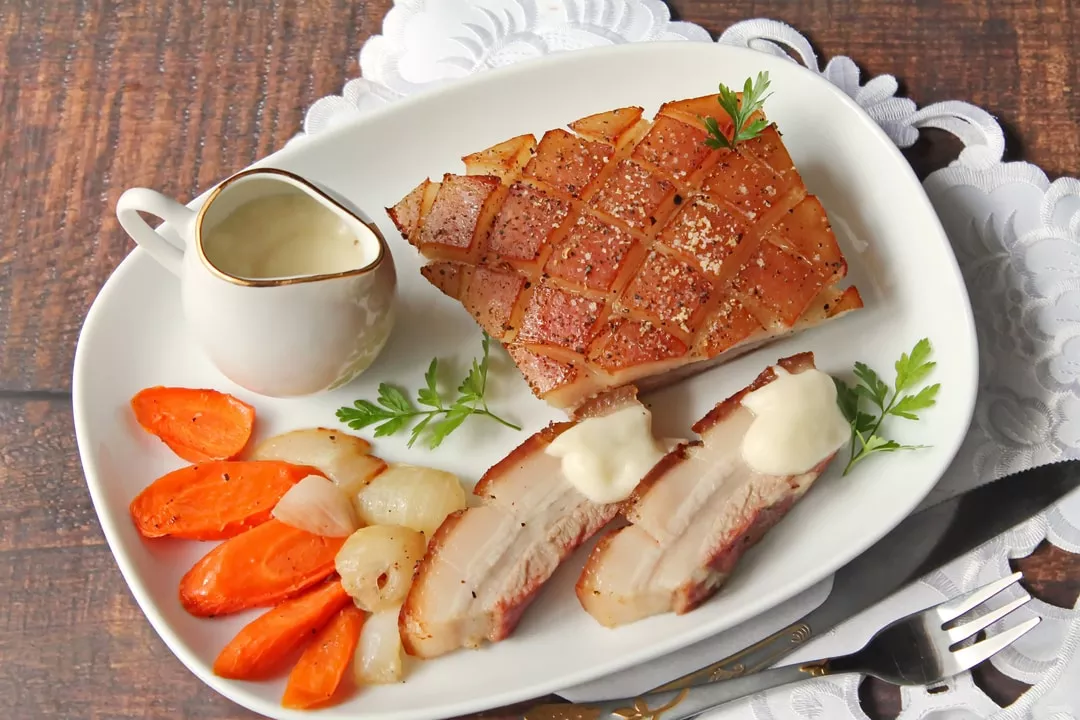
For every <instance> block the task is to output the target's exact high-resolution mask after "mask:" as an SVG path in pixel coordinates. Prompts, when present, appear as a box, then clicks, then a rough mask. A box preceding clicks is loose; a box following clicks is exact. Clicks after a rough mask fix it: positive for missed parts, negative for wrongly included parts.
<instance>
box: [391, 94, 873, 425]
mask: <svg viewBox="0 0 1080 720" xmlns="http://www.w3.org/2000/svg"><path fill="white" fill-rule="evenodd" d="M702 116H710V117H713V118H715V119H716V120H717V122H718V124H719V125H720V127H721V128H722V129H725V131H729V130H730V124H731V121H730V119H729V118H727V116H726V115H725V114H724V113H723V112H722V111H721V109H720V105H719V104H718V103H717V102H716V98H715V97H714V96H706V97H701V98H692V99H689V100H682V101H678V102H671V103H667V104H666V105H664V106H663V107H661V108H660V111H659V113H658V114H657V116H656V118H655V120H654V121H653V122H649V121H647V120H644V119H642V109H641V108H638V107H630V108H620V109H618V110H613V111H610V112H606V113H600V114H597V115H592V116H589V117H586V118H582V119H581V120H578V121H576V122H573V123H570V126H569V127H570V130H572V131H573V132H568V131H567V130H563V129H555V130H550V131H548V132H547V133H545V134H544V135H543V137H542V138H541V140H540V142H539V144H537V143H536V141H535V139H534V137H533V136H531V135H522V136H519V137H516V138H512V139H510V140H508V141H506V142H503V143H501V144H499V145H495V146H494V147H492V148H489V149H487V150H483V151H481V152H478V153H475V154H473V155H470V156H467V157H465V158H463V160H464V162H465V166H466V172H467V174H466V175H454V174H446V175H444V176H443V178H442V180H441V181H440V182H431V181H430V180H424V181H423V182H422V183H421V184H420V185H419V186H417V188H416V189H414V190H413V191H412V192H411V193H409V194H408V195H407V196H406V197H405V198H404V199H402V200H401V201H400V202H399V203H398V204H397V205H396V206H394V207H393V208H390V209H389V210H388V212H389V214H390V216H391V218H392V219H393V221H394V222H395V224H396V225H397V227H398V229H399V230H400V231H401V233H402V234H403V235H404V236H405V237H406V238H407V239H408V240H409V242H410V243H412V244H413V245H415V246H416V247H417V248H418V250H419V251H420V253H421V254H422V255H423V256H424V258H425V259H426V260H427V264H426V265H425V266H424V267H423V268H422V270H421V272H422V273H423V275H424V276H425V277H426V278H427V279H428V280H429V281H430V282H431V283H432V284H434V285H435V286H436V287H438V288H439V289H440V290H441V291H442V292H444V293H445V294H447V295H449V296H450V297H452V298H455V299H456V300H458V301H459V302H461V303H462V305H463V306H464V307H465V308H466V309H467V310H468V311H469V312H470V313H471V314H472V315H473V317H474V318H476V321H477V322H478V323H479V324H480V325H481V326H482V327H483V328H484V330H486V331H487V332H488V333H489V334H490V335H491V336H492V337H495V338H497V339H498V340H500V341H501V342H502V343H503V344H504V345H505V346H506V348H507V350H508V351H509V352H510V355H511V357H512V358H513V359H514V362H515V363H516V364H517V367H518V369H519V370H520V371H521V372H522V374H523V375H524V376H525V378H526V380H527V381H528V382H529V385H530V387H531V388H532V390H533V392H534V393H535V394H536V395H537V396H538V397H541V398H543V399H544V400H545V401H547V402H548V403H549V404H551V405H553V406H555V407H559V408H563V409H567V410H570V411H573V410H574V409H575V408H577V407H578V406H579V405H581V404H582V403H583V402H584V401H585V400H587V399H588V398H590V397H593V396H594V395H596V394H598V393H601V392H603V391H606V390H609V389H611V388H615V387H619V386H621V385H624V384H627V383H631V382H634V383H637V384H638V385H639V387H643V388H644V387H655V386H658V385H661V384H664V383H665V382H670V381H672V380H676V379H679V378H681V377H684V376H686V375H688V374H690V373H693V372H697V371H700V370H703V369H705V368H707V367H709V366H711V365H715V364H717V363H719V362H723V361H726V360H728V359H730V358H732V357H734V356H735V355H737V354H740V353H741V352H744V351H746V350H747V349H749V348H751V347H756V346H760V345H762V344H764V343H767V342H770V341H772V340H774V339H775V338H777V337H779V336H782V335H785V334H788V333H791V332H795V331H799V330H802V329H804V328H807V327H810V326H813V325H816V324H819V323H821V322H824V321H825V320H828V319H830V318H834V317H837V316H839V315H842V314H844V313H846V312H848V311H850V310H854V309H857V308H860V307H862V300H861V298H860V297H859V293H858V291H857V290H856V289H855V288H853V287H851V288H847V289H841V288H840V287H839V283H840V281H841V280H843V278H844V277H845V275H846V273H847V264H846V261H845V259H844V256H843V254H842V253H841V251H840V248H839V247H838V245H837V242H836V238H835V236H834V235H833V231H832V228H831V226H830V224H829V220H828V217H827V216H826V214H825V210H824V208H823V207H822V205H821V203H820V202H819V201H818V200H817V198H815V197H814V196H812V195H809V194H808V193H807V190H806V186H805V185H804V184H803V181H802V179H801V177H800V176H799V173H798V172H797V170H796V169H795V167H794V165H793V163H792V160H791V157H790V156H789V155H788V152H787V149H786V148H785V147H784V143H783V141H782V140H781V138H780V133H779V132H778V131H777V129H776V127H775V126H773V125H770V126H769V127H768V128H767V129H766V130H765V131H764V132H762V133H761V134H760V135H759V136H758V137H757V138H755V139H752V140H748V141H744V142H741V143H739V145H738V146H737V149H736V150H729V149H722V150H713V149H710V148H709V147H708V146H706V145H705V143H704V141H705V138H706V131H705V130H704V128H703V127H702V125H701V122H700V120H699V118H700V117H702Z"/></svg>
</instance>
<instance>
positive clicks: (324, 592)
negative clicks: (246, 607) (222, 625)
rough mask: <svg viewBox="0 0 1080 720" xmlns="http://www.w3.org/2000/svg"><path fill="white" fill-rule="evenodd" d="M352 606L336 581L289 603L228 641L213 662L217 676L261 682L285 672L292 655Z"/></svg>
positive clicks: (262, 617)
mask: <svg viewBox="0 0 1080 720" xmlns="http://www.w3.org/2000/svg"><path fill="white" fill-rule="evenodd" d="M349 604H351V600H350V599H349V594H348V593H347V592H345V589H344V588H343V587H341V582H340V581H339V580H337V579H336V578H335V579H334V580H331V581H330V582H328V583H326V584H325V585H323V586H321V587H318V588H316V589H314V590H312V591H310V592H308V593H306V594H304V595H301V596H299V597H295V598H293V599H292V600H286V601H285V602H283V603H281V604H280V605H278V606H277V607H276V608H274V609H272V610H268V611H266V612H265V613H263V614H262V615H260V616H259V617H257V618H255V619H254V620H252V621H251V622H250V623H248V624H247V625H245V626H244V628H243V629H242V630H241V631H240V632H238V633H237V634H236V637H234V638H233V639H232V640H230V641H229V644H228V645H226V646H225V647H224V648H223V649H222V651H221V652H220V653H218V656H217V659H216V660H214V674H215V675H219V676H221V677H224V678H233V679H236V680H261V679H264V678H266V677H269V676H271V675H273V674H274V673H276V672H278V671H280V670H283V669H284V667H285V665H286V664H287V662H288V661H289V660H290V659H291V657H292V655H293V652H294V651H296V650H298V649H299V648H300V646H301V645H303V643H304V641H305V640H307V639H308V638H310V637H311V636H312V634H314V633H316V632H318V630H319V628H321V627H322V626H323V625H325V624H326V623H327V622H328V621H329V620H330V618H332V617H333V616H334V615H335V614H336V613H337V612H338V611H339V610H341V608H343V607H345V606H346V605H349Z"/></svg>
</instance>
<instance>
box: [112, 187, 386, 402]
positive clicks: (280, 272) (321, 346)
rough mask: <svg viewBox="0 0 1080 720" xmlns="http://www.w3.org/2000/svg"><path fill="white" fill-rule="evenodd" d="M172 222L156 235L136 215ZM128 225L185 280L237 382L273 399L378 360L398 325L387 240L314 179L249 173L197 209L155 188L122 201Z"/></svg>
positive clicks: (341, 379)
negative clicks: (394, 326) (391, 333)
mask: <svg viewBox="0 0 1080 720" xmlns="http://www.w3.org/2000/svg"><path fill="white" fill-rule="evenodd" d="M140 211H141V212H144V213H148V214H150V215H154V216H157V217H159V218H161V219H163V220H165V221H166V223H165V225H163V226H162V227H161V228H159V229H158V230H154V229H153V228H151V227H150V225H148V224H147V223H146V221H145V220H143V218H142V217H141V216H140V215H139V212H140ZM116 214H117V217H118V218H119V220H120V225H121V226H123V228H124V230H125V231H126V232H127V233H128V235H130V236H131V237H132V239H133V240H134V241H135V242H136V243H138V244H139V246H140V247H142V248H143V249H145V250H146V251H147V252H148V253H150V255H151V256H152V257H153V258H154V259H155V260H157V261H158V262H159V263H160V264H161V265H163V266H164V267H165V268H166V269H167V270H169V271H170V272H172V273H173V274H175V275H177V276H178V277H179V278H180V292H181V302H182V307H183V313H184V318H185V321H186V323H187V325H188V328H189V330H190V332H191V333H192V335H193V336H194V338H195V339H196V341H197V342H198V343H199V345H201V346H202V348H203V350H204V351H205V352H206V354H207V355H208V356H209V358H210V360H211V361H212V362H213V364H214V365H215V366H217V368H218V369H219V370H220V371H221V373H222V374H224V375H225V376H226V377H228V378H229V379H230V380H232V381H233V382H235V383H237V384H238V385H240V386H242V387H244V388H247V389H248V390H251V391H253V392H256V393H259V394H262V395H268V396H273V397H291V396H299V395H308V394H312V393H317V392H320V391H323V390H330V389H333V388H335V387H339V386H341V385H344V384H345V383H347V382H349V381H350V380H352V379H353V378H355V377H356V376H357V375H359V374H360V373H361V372H363V371H364V370H365V369H366V368H367V367H368V366H369V365H370V364H371V363H372V362H373V361H374V360H375V358H376V356H378V354H379V352H380V351H381V350H382V348H383V346H384V345H385V344H386V340H387V338H388V337H389V335H390V330H391V328H392V326H393V321H394V293H395V286H396V276H395V273H394V264H393V259H392V257H391V255H390V250H389V248H388V247H387V245H386V240H385V239H384V238H383V237H382V235H381V234H380V233H379V231H378V229H377V228H376V227H375V226H374V224H372V223H370V222H368V221H366V220H364V219H362V218H361V217H359V215H357V213H356V212H355V211H354V210H350V209H347V208H346V207H345V206H343V205H342V204H341V203H339V202H338V201H337V200H335V199H333V198H331V197H330V196H329V195H327V194H326V193H324V192H322V191H321V190H319V189H318V188H316V187H315V186H313V185H312V184H311V183H309V182H307V181H306V180H304V179H302V178H300V177H298V176H296V175H294V174H292V173H289V172H286V171H284V170H277V169H251V170H245V171H242V172H240V173H237V174H236V175H233V176H232V177H230V178H228V179H227V180H225V181H224V182H222V183H221V184H220V185H218V186H217V187H216V188H215V189H214V190H213V191H212V192H211V193H210V195H209V196H208V197H207V199H206V202H205V203H203V205H202V207H201V208H199V210H198V211H193V210H190V209H189V208H187V207H185V206H184V205H181V204H180V203H178V202H176V201H175V200H173V199H171V198H169V197H166V196H165V195H162V194H161V193H159V192H156V191H154V190H149V189H146V188H131V189H129V190H127V191H126V192H125V193H124V194H123V195H122V196H121V197H120V200H119V201H118V202H117V205H116Z"/></svg>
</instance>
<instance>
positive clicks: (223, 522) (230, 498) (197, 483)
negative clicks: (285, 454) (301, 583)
mask: <svg viewBox="0 0 1080 720" xmlns="http://www.w3.org/2000/svg"><path fill="white" fill-rule="evenodd" d="M308 475H322V473H321V472H319V471H318V470H316V469H315V468H313V467H308V466H306V465H293V464H291V463H287V462H281V461H277V460H261V461H254V460H253V461H246V462H245V461H239V460H219V461H213V462H207V463H200V464H198V465H189V466H187V467H182V468H180V469H179V470H174V471H172V472H171V473H167V474H165V475H162V476H161V477H159V478H158V479H157V480H155V481H154V482H152V483H151V484H150V485H149V486H148V487H147V488H146V489H145V490H143V491H142V492H141V493H139V494H138V495H136V496H135V499H134V500H132V501H131V505H130V507H129V510H130V512H131V519H132V520H133V521H134V522H135V527H136V528H138V530H139V532H140V533H142V535H143V537H148V538H153V537H165V536H166V535H168V536H172V537H178V538H187V539H189V540H225V539H227V538H231V537H233V536H234V535H237V534H239V533H242V532H243V531H244V530H247V529H248V528H250V527H255V526H256V525H260V524H262V523H264V522H266V521H267V520H269V519H270V511H271V510H273V509H274V505H276V504H277V501H278V500H280V499H281V496H282V495H284V494H285V492H286V491H287V490H288V489H289V488H291V487H292V486H293V485H295V484H296V483H298V482H299V481H300V480H302V479H303V478H304V477H306V476H308Z"/></svg>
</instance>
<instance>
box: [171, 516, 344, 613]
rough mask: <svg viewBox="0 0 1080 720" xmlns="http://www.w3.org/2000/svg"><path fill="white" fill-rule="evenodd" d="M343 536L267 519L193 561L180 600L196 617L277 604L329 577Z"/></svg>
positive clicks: (184, 578) (182, 587) (181, 590)
mask: <svg viewBox="0 0 1080 720" xmlns="http://www.w3.org/2000/svg"><path fill="white" fill-rule="evenodd" d="M345 540H346V538H343V537H334V538H332V537H320V536H318V535H313V534H312V533H309V532H306V531H304V530H298V529H296V528H294V527H290V526H289V525H286V524H285V523H283V522H280V521H278V520H275V519H270V520H267V521H266V522H264V523H263V524H262V525H257V526H256V527H253V528H251V529H250V530H247V531H245V532H242V533H240V534H239V535H237V536H236V537H234V538H232V539H230V540H226V541H225V542H223V543H221V544H220V545H218V546H217V547H216V548H214V549H213V550H211V551H210V552H209V553H207V554H206V555H205V556H204V557H203V558H202V559H201V560H199V562H197V563H195V567H193V568H191V569H190V570H188V572H187V574H186V575H184V577H183V579H181V580H180V603H181V604H182V605H183V606H184V609H186V610H187V611H188V612H189V613H191V614H192V615H195V616H197V617H213V616H214V615H226V614H228V613H234V612H239V611H240V610H247V609H248V608H253V607H266V606H269V605H277V604H278V603H279V602H281V601H282V600H285V599H287V598H290V597H292V596H294V595H297V594H299V593H301V592H303V591H304V590H307V589H308V588H309V587H311V586H312V585H315V584H317V583H318V582H319V581H321V580H323V579H325V578H327V577H329V576H330V574H331V573H333V572H334V556H335V555H337V551H338V550H339V549H341V546H342V545H343V544H345Z"/></svg>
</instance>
